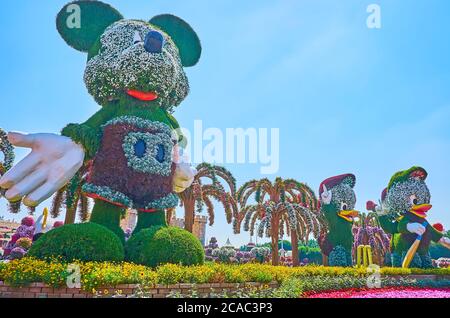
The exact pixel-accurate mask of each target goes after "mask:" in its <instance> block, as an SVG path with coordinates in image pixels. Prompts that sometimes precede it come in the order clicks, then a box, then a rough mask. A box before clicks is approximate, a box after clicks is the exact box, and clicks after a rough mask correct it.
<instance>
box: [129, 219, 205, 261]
mask: <svg viewBox="0 0 450 318" xmlns="http://www.w3.org/2000/svg"><path fill="white" fill-rule="evenodd" d="M125 251H126V252H125V253H126V255H125V258H126V260H127V261H130V262H133V263H136V264H142V265H146V266H150V267H156V266H158V265H161V264H167V263H170V264H181V265H187V266H189V265H200V264H203V262H204V259H205V252H204V250H203V247H202V245H201V243H200V241H199V240H198V239H197V238H196V237H195V236H194V235H192V234H191V233H189V232H188V231H185V230H183V229H180V228H176V227H163V226H154V227H151V228H148V229H144V230H141V231H140V232H139V233H137V234H135V235H133V236H132V237H131V238H130V239H129V240H128V241H127V243H126V244H125Z"/></svg>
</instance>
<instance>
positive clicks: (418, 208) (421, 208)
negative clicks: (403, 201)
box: [410, 203, 433, 218]
mask: <svg viewBox="0 0 450 318" xmlns="http://www.w3.org/2000/svg"><path fill="white" fill-rule="evenodd" d="M432 207H433V206H432V205H431V204H426V203H425V204H418V205H414V206H413V207H412V208H411V210H410V212H411V213H413V214H415V215H417V216H419V217H421V218H425V217H426V216H427V212H428V211H429V210H430V209H431V208H432Z"/></svg>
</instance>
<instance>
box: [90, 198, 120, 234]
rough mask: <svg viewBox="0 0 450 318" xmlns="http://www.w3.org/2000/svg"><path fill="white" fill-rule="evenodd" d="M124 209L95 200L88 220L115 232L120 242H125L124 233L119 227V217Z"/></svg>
mask: <svg viewBox="0 0 450 318" xmlns="http://www.w3.org/2000/svg"><path fill="white" fill-rule="evenodd" d="M124 214H125V209H123V208H120V207H118V206H115V205H113V204H110V203H108V202H106V201H103V200H95V205H94V208H93V209H92V214H91V219H90V222H92V223H97V224H100V225H103V226H104V227H106V228H108V229H109V230H111V231H112V232H113V233H114V234H116V235H117V236H118V237H119V239H120V241H121V242H122V243H125V234H124V232H123V230H122V229H121V227H120V219H121V217H122V215H124Z"/></svg>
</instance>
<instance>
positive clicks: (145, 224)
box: [133, 210, 167, 235]
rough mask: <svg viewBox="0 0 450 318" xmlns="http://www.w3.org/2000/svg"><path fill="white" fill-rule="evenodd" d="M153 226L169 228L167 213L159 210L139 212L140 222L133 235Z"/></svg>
mask: <svg viewBox="0 0 450 318" xmlns="http://www.w3.org/2000/svg"><path fill="white" fill-rule="evenodd" d="M152 226H167V222H166V212H165V211H164V210H158V211H156V212H138V221H137V224H136V227H135V229H134V231H133V235H135V234H137V233H139V232H140V231H141V230H143V229H147V228H149V227H152Z"/></svg>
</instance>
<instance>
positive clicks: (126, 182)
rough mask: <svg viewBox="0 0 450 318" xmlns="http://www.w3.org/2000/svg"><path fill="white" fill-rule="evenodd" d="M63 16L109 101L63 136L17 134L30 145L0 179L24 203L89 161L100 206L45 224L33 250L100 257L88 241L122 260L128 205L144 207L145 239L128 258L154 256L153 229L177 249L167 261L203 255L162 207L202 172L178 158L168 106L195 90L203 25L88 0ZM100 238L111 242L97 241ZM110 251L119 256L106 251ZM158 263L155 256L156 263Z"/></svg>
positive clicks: (90, 77) (89, 185)
mask: <svg viewBox="0 0 450 318" xmlns="http://www.w3.org/2000/svg"><path fill="white" fill-rule="evenodd" d="M77 15H78V16H77ZM77 19H78V20H77ZM56 22H57V29H58V31H59V33H60V34H61V36H62V38H63V39H64V40H65V41H66V42H67V44H69V45H70V46H71V47H73V48H75V49H76V50H78V51H82V52H85V53H87V54H88V60H87V65H86V70H85V75H84V80H85V83H86V86H87V89H88V91H89V93H90V94H91V95H92V96H93V97H94V99H95V100H96V101H97V102H98V104H99V105H101V106H102V108H101V109H100V110H99V111H98V112H97V113H96V114H94V115H93V116H92V117H91V118H89V119H88V120H87V121H86V122H85V123H82V124H70V125H68V126H67V127H65V128H64V129H63V130H62V136H58V135H52V134H31V135H22V134H19V133H10V134H9V136H8V138H9V140H10V141H11V143H12V144H14V145H16V146H21V147H29V148H31V149H32V152H31V154H30V155H29V156H28V157H26V158H25V159H24V160H23V161H22V162H20V163H19V164H18V165H17V166H16V167H14V168H13V169H11V170H10V171H9V172H8V173H7V174H5V175H4V176H3V177H2V179H1V180H0V186H1V187H2V188H5V189H8V191H7V192H6V194H5V196H6V198H7V199H8V200H10V201H13V202H14V201H20V200H21V199H22V198H23V202H24V203H25V204H26V205H28V206H36V205H38V204H39V203H40V202H42V201H43V200H45V199H47V198H48V197H50V196H51V195H52V194H53V193H54V192H55V191H57V190H59V189H60V188H62V187H63V186H64V185H65V184H67V182H68V181H69V180H71V179H72V178H73V177H74V175H76V174H77V172H78V171H79V169H80V168H81V167H88V175H87V182H86V183H85V184H84V185H83V192H84V193H85V194H86V195H88V196H90V197H91V198H93V199H94V200H95V205H94V208H93V211H92V215H91V219H90V223H84V224H73V225H65V226H63V227H60V228H58V229H57V230H54V231H50V232H48V233H47V234H45V235H44V236H42V237H41V238H40V239H39V240H38V242H39V241H40V243H39V244H35V245H34V246H33V248H32V250H31V251H30V255H34V256H37V257H48V256H53V255H54V254H55V255H58V256H63V257H64V256H67V255H70V257H68V258H70V259H80V260H90V259H95V260H98V257H95V256H94V255H92V257H91V256H90V255H87V254H86V248H87V247H86V248H84V249H83V248H82V247H81V246H80V244H82V242H84V243H85V244H86V245H90V244H95V246H96V249H97V251H96V253H97V254H99V255H104V256H102V257H103V260H115V261H117V260H120V259H121V258H123V246H122V245H123V243H124V233H123V231H122V230H121V228H120V226H119V222H120V217H121V215H122V213H123V212H124V209H126V208H133V209H136V210H138V211H139V217H138V224H137V226H136V229H135V231H134V233H133V236H138V235H139V238H137V239H130V241H129V244H127V246H126V250H125V252H126V251H127V250H130V251H132V253H126V254H127V255H129V257H128V258H129V260H131V261H138V262H140V263H149V262H148V261H147V260H146V255H151V254H152V251H148V250H147V249H149V248H152V246H153V245H151V244H143V238H145V241H146V242H147V241H149V240H151V239H152V238H153V237H155V235H156V236H158V237H165V238H166V239H167V244H168V245H167V250H168V251H171V252H173V255H175V257H172V258H167V257H161V262H166V261H171V262H176V263H179V262H181V263H188V264H193V263H200V262H202V261H203V249H202V247H201V245H200V243H199V242H198V240H196V239H195V237H193V236H192V235H191V234H190V233H188V232H182V233H180V231H182V230H178V229H168V228H167V225H166V221H165V209H167V208H172V207H175V206H176V205H177V196H176V195H175V194H174V193H173V192H174V191H175V192H182V191H184V189H186V188H187V187H189V186H190V184H191V183H192V181H193V178H194V175H195V170H194V169H192V168H191V167H190V165H188V164H187V163H179V164H176V163H175V162H177V159H178V156H179V155H178V147H179V145H178V144H179V142H180V138H178V137H177V136H176V134H174V131H175V130H176V129H177V128H179V125H178V123H177V121H176V120H175V118H174V117H173V116H172V115H171V112H172V111H173V108H174V107H176V106H178V105H179V104H180V103H181V101H182V100H183V99H184V98H185V97H186V96H187V95H188V92H189V84H188V79H187V77H186V74H185V72H184V70H183V67H189V66H193V65H195V64H196V63H197V61H198V60H199V58H200V55H201V45H200V41H199V39H198V37H197V35H196V33H195V32H194V31H193V29H192V28H191V27H190V26H189V25H188V24H187V23H186V22H184V21H183V20H181V19H180V18H177V17H175V16H173V15H168V14H164V15H158V16H156V17H154V18H152V19H151V20H150V21H149V22H145V21H139V20H125V19H124V18H123V17H122V15H121V14H120V13H119V12H118V11H117V10H115V9H114V8H112V7H111V6H109V5H107V4H105V3H102V2H100V1H88V0H80V1H74V2H71V3H69V4H67V5H66V6H64V7H63V9H62V10H61V11H60V12H59V14H58V16H57V21H56ZM155 227H157V230H155ZM113 233H115V234H116V236H117V237H118V238H117V237H116V236H115V235H114V234H113ZM100 238H101V240H102V241H104V240H106V241H108V242H107V244H98V240H99V239H100ZM46 241H48V242H49V244H46V243H45V242H46ZM50 241H51V244H50ZM55 242H57V243H58V244H55ZM49 245H51V246H52V249H51V250H49V248H48V246H49ZM102 246H104V247H102ZM99 249H105V251H103V250H102V251H100V250H99ZM107 249H111V250H114V251H115V252H114V255H112V256H111V257H108V251H107ZM177 249H183V250H185V251H186V250H189V251H190V252H189V253H185V255H188V254H189V255H188V256H186V257H185V258H184V257H183V252H182V251H179V250H177ZM82 250H83V251H82ZM121 251H122V252H121ZM93 253H94V252H93ZM121 255H122V256H121ZM158 261H159V260H155V259H154V257H153V258H152V260H151V262H150V263H151V264H158Z"/></svg>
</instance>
